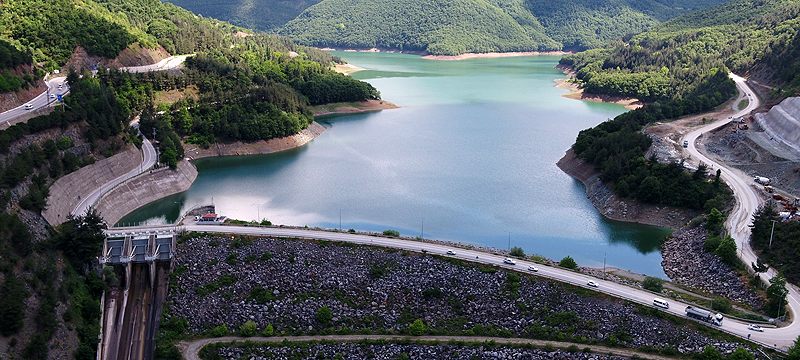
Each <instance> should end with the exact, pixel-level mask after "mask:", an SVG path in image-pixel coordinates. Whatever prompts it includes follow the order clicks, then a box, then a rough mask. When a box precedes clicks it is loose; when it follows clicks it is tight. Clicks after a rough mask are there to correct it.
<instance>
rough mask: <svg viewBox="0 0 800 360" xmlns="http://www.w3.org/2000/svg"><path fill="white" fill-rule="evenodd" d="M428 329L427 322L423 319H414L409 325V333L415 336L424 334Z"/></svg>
mask: <svg viewBox="0 0 800 360" xmlns="http://www.w3.org/2000/svg"><path fill="white" fill-rule="evenodd" d="M427 330H428V327H427V326H425V323H424V322H423V321H422V319H417V320H414V322H412V323H411V324H410V325H408V333H409V334H411V335H414V336H420V335H424V334H425V331H427Z"/></svg>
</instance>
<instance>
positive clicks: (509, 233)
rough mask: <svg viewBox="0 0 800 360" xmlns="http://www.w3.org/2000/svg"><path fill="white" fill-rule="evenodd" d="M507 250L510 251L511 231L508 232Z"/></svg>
mask: <svg viewBox="0 0 800 360" xmlns="http://www.w3.org/2000/svg"><path fill="white" fill-rule="evenodd" d="M508 251H511V231H509V232H508Z"/></svg>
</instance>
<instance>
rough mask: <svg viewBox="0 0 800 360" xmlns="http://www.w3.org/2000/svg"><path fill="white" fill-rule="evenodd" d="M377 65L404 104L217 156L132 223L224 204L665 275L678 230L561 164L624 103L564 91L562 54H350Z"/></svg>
mask: <svg viewBox="0 0 800 360" xmlns="http://www.w3.org/2000/svg"><path fill="white" fill-rule="evenodd" d="M339 55H340V56H342V57H344V58H345V59H346V60H347V61H349V62H351V63H353V64H356V65H358V66H361V67H364V68H367V69H369V70H367V71H363V72H359V73H356V74H355V75H354V77H356V78H359V79H363V80H365V81H368V82H370V83H371V84H373V85H374V86H375V87H376V88H377V89H378V90H380V91H381V93H382V95H383V98H384V99H386V100H389V101H391V102H394V103H396V104H398V105H399V106H401V108H400V109H396V110H390V111H383V112H379V113H371V114H359V115H348V116H339V117H329V118H323V119H320V120H319V121H320V122H321V123H323V125H325V126H326V127H328V129H327V131H326V132H325V133H324V134H322V136H320V137H319V138H317V139H316V140H314V141H313V142H311V143H310V144H308V145H307V146H305V147H302V148H299V149H294V150H291V151H286V152H282V153H278V154H272V155H261V156H249V157H228V158H213V159H203V160H199V161H197V162H196V165H197V168H198V170H199V176H198V178H197V181H196V182H195V183H194V185H193V186H192V187H191V188H190V189H189V190H188V191H186V192H185V193H182V194H178V195H175V196H171V197H168V198H165V199H163V200H161V201H158V202H155V203H153V204H150V205H148V206H146V207H144V208H142V209H140V210H137V211H136V212H134V213H133V214H131V215H129V216H127V217H126V218H124V219H123V220H122V221H121V222H123V223H131V222H140V221H150V222H159V221H160V222H164V221H172V220H174V219H175V218H176V217H177V216H178V214H179V213H182V212H183V211H185V210H186V209H187V208H191V207H193V206H195V205H200V204H207V203H212V202H213V203H214V204H215V205H216V206H217V209H218V212H220V213H222V214H224V215H227V216H229V217H233V218H238V219H243V220H255V219H256V218H259V216H260V218H267V219H269V220H271V221H272V222H273V223H276V224H287V225H309V226H321V227H329V228H338V227H339V226H340V223H339V221H340V214H341V226H342V227H343V228H345V229H349V228H353V229H358V230H370V231H382V230H385V229H397V230H399V231H400V232H401V233H402V234H405V235H410V236H416V235H420V234H421V233H422V234H424V236H425V237H429V238H436V239H444V240H456V241H461V242H465V243H474V244H481V245H487V246H492V247H498V248H506V247H508V245H509V238H510V243H511V246H519V247H522V248H523V249H525V251H526V252H528V253H536V254H540V255H544V256H547V257H550V258H554V259H560V258H562V257H564V256H566V255H571V256H572V257H574V258H575V259H576V260H577V261H578V263H579V264H581V265H588V266H602V265H603V261H604V258H605V259H606V263H607V264H608V265H610V266H616V267H619V268H623V269H630V270H633V271H635V272H639V273H646V274H650V275H656V276H661V277H665V275H664V273H663V271H662V269H661V254H660V252H659V246H660V244H661V242H662V241H663V239H664V238H665V237H666V235H667V234H668V231H667V230H665V229H661V228H657V227H651V226H642V225H635V224H624V223H618V222H613V221H609V220H606V219H604V218H602V217H601V216H600V215H599V214H598V212H597V211H596V210H595V209H594V208H593V207H592V205H591V203H590V202H589V201H588V200H587V199H586V197H585V192H584V189H583V186H582V185H581V184H580V183H579V182H577V181H575V180H573V179H572V178H570V177H569V176H568V175H566V174H564V173H563V172H561V170H559V169H558V168H557V167H556V165H555V163H556V162H557V161H558V159H559V158H561V156H562V155H563V154H564V151H565V150H566V149H568V148H569V147H570V145H571V144H572V143H573V142H574V140H575V137H576V135H577V134H578V132H579V131H580V130H582V129H585V128H588V127H591V126H594V125H596V124H598V123H600V122H602V121H604V120H606V119H607V118H610V117H613V116H615V115H617V114H619V113H621V112H623V111H624V109H623V108H622V107H620V106H617V105H612V104H600V103H591V102H581V101H575V100H570V99H567V98H564V97H563V96H562V95H563V94H564V93H565V90H562V89H558V88H555V87H554V86H553V83H554V80H556V79H559V78H561V77H563V75H562V74H561V73H560V72H559V71H558V70H556V69H555V68H554V66H555V65H556V64H557V61H558V58H557V57H545V56H543V57H524V58H502V59H473V60H466V61H458V62H443V61H431V60H424V59H422V58H420V57H417V56H413V55H401V54H374V53H340V54H339Z"/></svg>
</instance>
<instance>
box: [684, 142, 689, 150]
mask: <svg viewBox="0 0 800 360" xmlns="http://www.w3.org/2000/svg"><path fill="white" fill-rule="evenodd" d="M683 147H685V148H688V147H689V140H683Z"/></svg>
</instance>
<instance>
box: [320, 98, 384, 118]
mask: <svg viewBox="0 0 800 360" xmlns="http://www.w3.org/2000/svg"><path fill="white" fill-rule="evenodd" d="M397 108H399V106H397V105H395V104H392V103H390V102H388V101H384V100H364V101H355V102H340V103H332V104H325V105H317V106H314V107H312V108H311V111H313V112H314V116H317V117H319V116H330V115H344V114H358V113H365V112H375V111H381V110H391V109H397Z"/></svg>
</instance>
